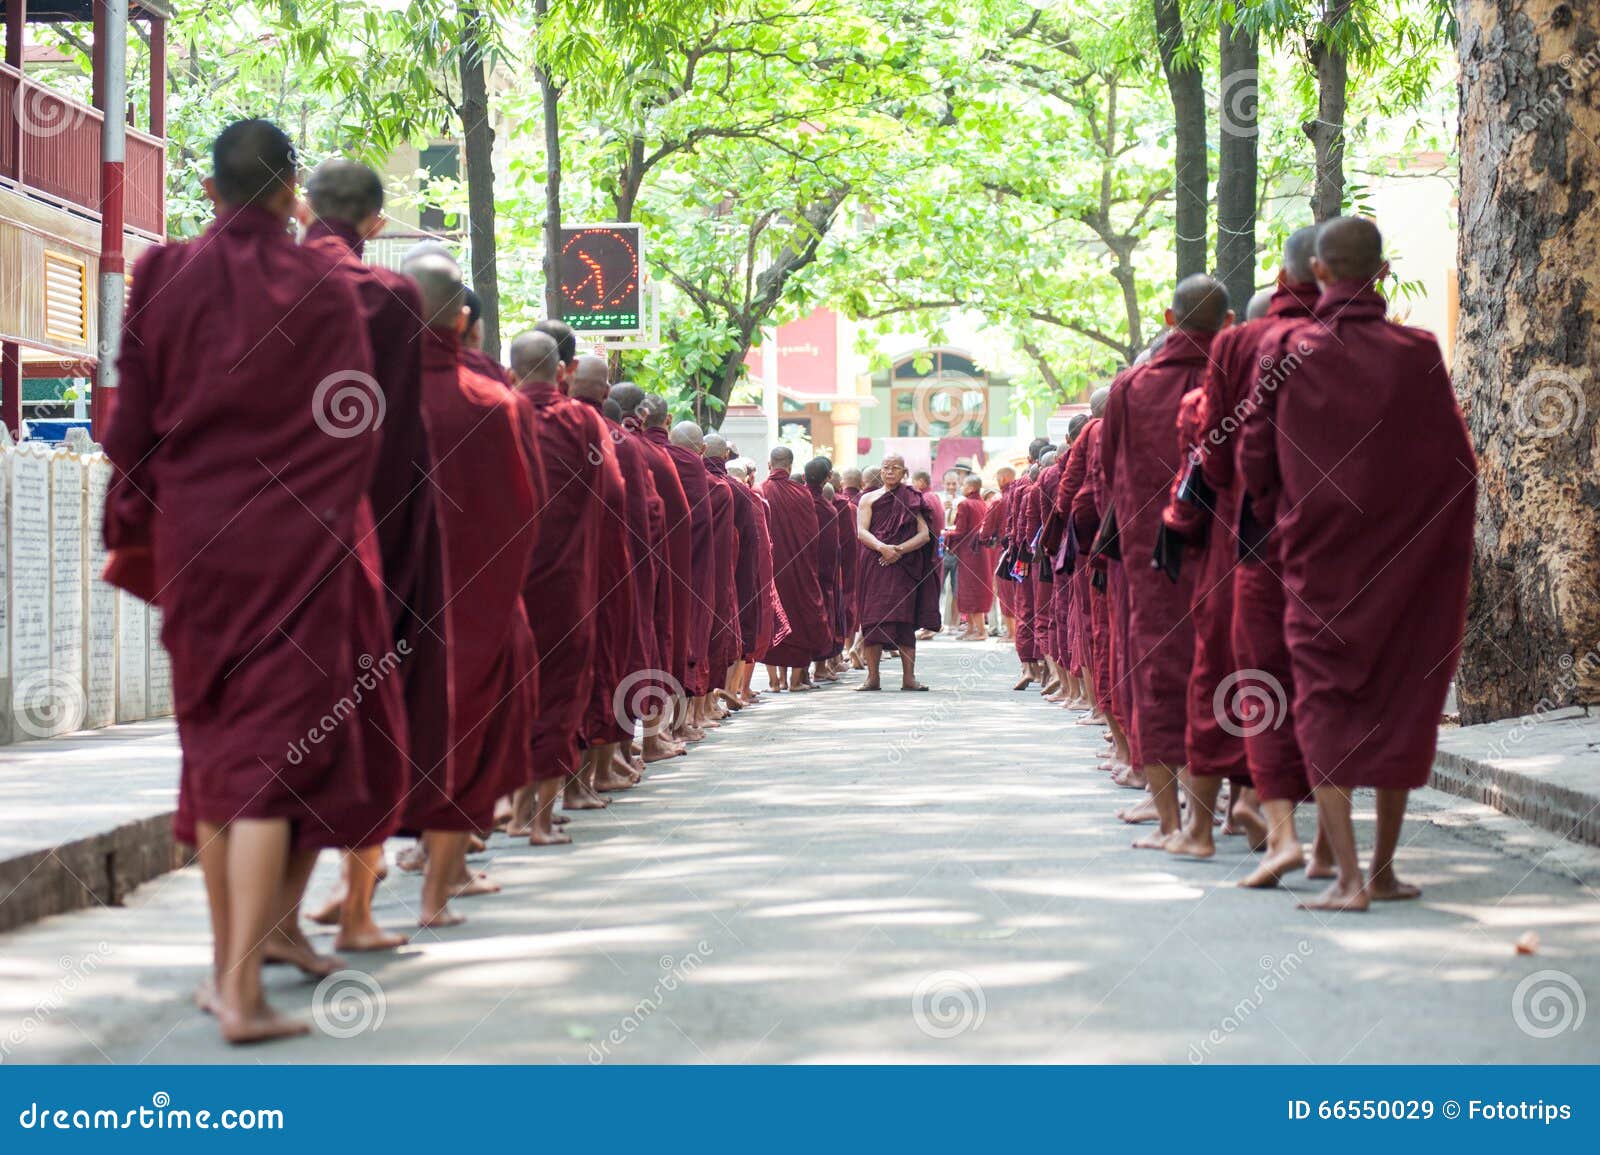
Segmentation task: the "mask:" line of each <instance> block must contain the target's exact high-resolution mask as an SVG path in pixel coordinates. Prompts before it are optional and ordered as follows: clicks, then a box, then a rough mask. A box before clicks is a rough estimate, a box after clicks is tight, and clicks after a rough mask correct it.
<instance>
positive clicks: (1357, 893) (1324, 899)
mask: <svg viewBox="0 0 1600 1155" xmlns="http://www.w3.org/2000/svg"><path fill="white" fill-rule="evenodd" d="M1369 901H1370V900H1369V898H1368V897H1367V889H1366V887H1364V886H1359V885H1358V886H1354V887H1345V886H1343V885H1341V884H1340V883H1338V882H1335V883H1334V884H1333V885H1332V886H1330V887H1328V889H1327V890H1325V891H1323V892H1322V893H1321V894H1319V895H1318V896H1317V897H1316V898H1313V899H1311V900H1309V901H1307V902H1302V903H1299V904H1298V906H1299V908H1300V909H1301V910H1366V909H1367V903H1368V902H1369Z"/></svg>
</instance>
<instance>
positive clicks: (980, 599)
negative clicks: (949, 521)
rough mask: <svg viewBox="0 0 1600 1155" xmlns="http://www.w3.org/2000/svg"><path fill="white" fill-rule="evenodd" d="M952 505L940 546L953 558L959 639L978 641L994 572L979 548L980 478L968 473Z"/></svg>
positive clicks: (985, 627)
mask: <svg viewBox="0 0 1600 1155" xmlns="http://www.w3.org/2000/svg"><path fill="white" fill-rule="evenodd" d="M962 489H963V493H962V497H961V502H960V504H959V505H957V506H956V523H955V525H954V526H952V527H951V528H950V529H949V530H947V531H946V532H945V535H944V548H945V549H946V550H947V551H948V552H949V553H950V554H951V555H953V556H954V557H955V559H956V613H957V614H959V615H960V616H961V618H962V620H963V622H964V623H965V625H966V628H965V629H964V630H963V631H962V632H961V634H959V635H958V638H959V640H960V641H964V642H981V641H983V640H984V639H985V638H987V637H988V636H989V624H988V620H987V618H988V613H989V607H990V606H991V605H992V604H993V603H994V586H993V581H994V572H993V570H992V569H991V568H990V566H989V558H988V555H987V551H986V550H985V549H984V548H983V524H984V520H985V518H986V517H987V515H988V507H987V506H985V505H984V504H983V500H982V498H980V497H979V496H978V494H980V493H981V492H983V479H982V478H981V477H978V476H977V475H976V474H972V475H969V476H968V477H967V479H966V481H965V482H963V484H962Z"/></svg>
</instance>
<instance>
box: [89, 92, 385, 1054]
mask: <svg viewBox="0 0 1600 1155" xmlns="http://www.w3.org/2000/svg"><path fill="white" fill-rule="evenodd" d="M295 167H296V163H295V152H294V146H293V145H292V144H291V143H290V141H289V138H288V137H287V136H285V135H284V133H283V132H282V131H281V130H279V129H278V128H277V126H275V125H273V124H271V123H269V122H267V121H263V120H246V121H240V122H237V123H235V124H232V125H229V126H228V127H227V128H225V129H224V130H223V131H222V132H221V133H220V134H219V135H218V137H217V139H216V141H215V143H214V145H213V147H212V173H211V175H210V176H209V177H207V178H206V180H205V188H206V193H207V195H208V196H209V197H210V198H211V200H212V203H213V204H214V206H215V208H216V220H215V222H214V223H213V225H212V226H211V228H210V229H209V230H208V231H207V232H206V234H205V236H203V237H201V238H199V239H198V240H195V241H192V242H177V243H172V244H168V245H162V246H158V247H155V248H152V249H151V250H149V251H148V252H147V253H145V255H144V256H143V257H142V258H140V260H139V263H138V265H137V267H136V268H135V270H134V276H133V285H132V291H131V293H130V297H129V301H128V309H127V317H126V321H125V327H124V332H123V338H122V347H121V354H120V356H119V359H118V369H119V374H120V378H121V387H120V388H119V390H118V395H119V396H118V404H117V407H116V410H115V415H114V417H113V418H112V421H111V424H110V427H109V428H108V429H107V430H106V434H105V448H106V453H107V454H108V456H109V457H110V458H111V461H112V463H113V465H114V467H115V473H114V475H113V479H112V483H111V487H110V490H109V492H108V494H107V497H106V510H105V522H104V526H105V529H104V532H105V542H106V546H107V548H108V550H109V551H110V559H109V563H108V568H107V571H106V580H108V581H110V582H112V583H113V584H116V585H119V586H120V587H121V588H123V589H126V590H128V591H129V592H131V593H133V594H135V595H136V596H139V597H141V598H144V599H145V600H147V601H150V602H152V603H153V604H155V605H157V606H159V607H160V608H161V609H162V611H163V627H162V642H163V644H164V645H165V646H166V649H167V651H168V652H169V653H170V655H171V661H172V684H173V697H174V707H175V708H174V712H175V714H176V717H177V723H178V735H179V739H180V742H181V744H182V747H183V768H182V783H181V787H180V815H184V814H185V808H186V819H187V821H188V822H189V823H190V824H192V829H190V830H177V831H176V832H175V833H176V834H177V835H178V836H179V838H180V839H182V840H184V841H189V842H192V843H193V844H194V845H195V846H196V847H197V848H198V850H199V858H200V866H201V870H202V872H203V874H204V876H205V883H206V898H207V902H208V906H209V910H210V916H211V929H212V936H213V940H214V957H213V972H212V973H213V983H214V988H213V989H212V990H210V991H209V992H207V993H206V994H205V995H204V996H203V999H204V1001H205V1003H206V1005H207V1009H209V1010H211V1011H212V1012H213V1013H214V1014H215V1015H216V1017H217V1022H218V1025H219V1027H220V1028H221V1032H222V1036H223V1038H224V1039H226V1040H227V1041H229V1042H230V1043H253V1042H260V1041H263V1040H267V1039H274V1038H281V1037H284V1036H287V1035H296V1034H303V1033H305V1032H306V1030H307V1029H308V1028H307V1027H306V1026H305V1025H304V1024H303V1023H297V1022H293V1021H290V1020H288V1019H285V1018H283V1017H280V1016H279V1015H278V1014H277V1013H276V1012H275V1011H274V1010H273V1009H272V1007H271V1006H270V1005H269V1004H268V1002H267V1000H266V997H265V995H264V993H263V990H262V984H261V965H262V960H263V956H264V951H265V944H266V942H267V941H268V939H269V937H270V936H271V935H272V932H273V928H274V927H275V926H276V925H277V924H278V923H279V922H280V920H281V919H282V918H283V917H284V915H285V914H286V913H287V911H286V906H285V892H286V890H287V889H288V886H287V884H288V881H289V878H290V871H291V857H292V856H294V855H296V854H297V853H298V852H304V853H306V854H310V853H311V852H312V851H314V850H315V849H316V848H319V847H328V846H331V847H336V848H340V849H356V848H359V847H361V846H366V845H370V844H371V843H372V841H373V837H372V836H371V835H369V834H368V833H366V832H363V833H361V834H360V835H358V836H357V837H356V838H351V837H350V834H349V831H350V830H353V829H356V828H358V827H361V826H363V825H366V826H367V827H368V828H369V830H370V829H372V827H371V823H372V822H375V821H376V822H382V821H386V820H387V819H386V816H383V815H380V814H377V813H374V812H373V811H371V810H367V812H366V813H365V814H361V815H355V814H353V813H352V811H354V810H357V809H361V808H363V807H365V806H366V804H368V803H369V802H370V801H371V800H372V799H373V798H374V797H375V794H374V789H375V788H378V789H382V783H383V780H384V779H385V778H386V776H388V775H391V774H400V775H403V774H404V773H405V770H406V753H407V737H406V733H405V712H404V700H403V697H402V695H401V692H400V690H401V687H400V683H399V680H398V679H391V678H378V679H374V681H375V684H374V685H373V686H372V687H371V689H370V690H369V689H367V687H366V686H365V684H364V683H362V682H361V680H360V679H361V677H362V674H363V667H362V666H360V665H359V664H358V661H357V659H358V656H360V655H366V656H368V658H369V660H373V661H374V662H376V661H378V660H381V659H382V658H383V656H384V655H386V653H387V652H388V651H389V647H390V644H391V632H390V625H389V622H388V621H387V619H386V614H385V609H384V600H383V590H382V585H381V579H380V567H381V564H382V563H381V558H380V556H379V551H378V545H377V542H376V540H375V539H374V537H373V533H372V530H373V520H372V511H371V502H370V499H369V497H368V492H367V489H368V483H369V479H370V478H371V476H372V470H373V468H374V465H375V463H376V459H377V454H378V452H379V439H380V437H381V431H380V428H379V422H378V419H377V414H378V413H380V412H381V401H382V398H381V396H380V395H379V391H380V388H381V387H378V386H375V385H374V386H370V387H369V386H368V383H370V382H372V381H373V376H372V374H373V370H374V368H375V363H374V360H373V356H372V349H371V345H370V342H369V340H368V335H367V323H366V319H365V314H364V311H363V308H362V303H361V298H360V296H359V295H358V292H357V290H356V287H355V284H354V283H353V281H352V280H351V279H350V278H349V277H348V276H345V275H341V274H340V273H339V271H338V268H339V259H338V258H337V257H336V256H334V255H331V254H329V253H327V252H325V251H322V250H320V249H306V248H301V247H299V246H297V245H296V244H295V243H294V241H293V239H292V238H291V236H290V234H289V231H288V226H289V222H290V218H291V215H292V213H293V210H294V206H295ZM352 388H353V389H356V390H361V389H365V390H366V392H365V395H364V396H361V395H357V394H356V393H353V392H351V391H350V390H351V389H352ZM352 403H354V404H353V407H352ZM354 700H359V704H358V705H353V706H352V707H351V708H352V709H353V711H354V715H353V716H351V715H350V714H349V713H347V712H346V711H345V709H344V708H343V707H341V706H340V704H341V703H346V704H347V705H349V704H351V703H352V702H353V701H354ZM335 709H339V710H340V711H341V712H340V713H339V718H340V719H342V721H340V722H338V723H337V724H334V725H332V726H331V727H325V716H326V715H329V713H330V711H332V710H335ZM324 815H329V816H333V817H334V818H335V822H332V823H330V822H329V821H328V820H327V819H325V818H324ZM362 819H365V820H366V822H363V821H362ZM335 825H340V826H344V827H345V828H346V829H345V830H343V831H341V830H338V829H335V828H334V827H335ZM293 898H294V899H295V900H296V901H298V898H299V896H298V895H294V896H293Z"/></svg>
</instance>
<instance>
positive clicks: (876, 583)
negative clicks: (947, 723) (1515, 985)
mask: <svg viewBox="0 0 1600 1155" xmlns="http://www.w3.org/2000/svg"><path fill="white" fill-rule="evenodd" d="M879 468H880V470H881V472H882V476H883V488H882V489H877V490H874V491H872V492H871V493H868V494H866V495H865V496H863V497H862V499H861V505H860V507H859V508H858V509H857V511H856V536H857V538H858V539H859V540H860V542H861V544H862V545H863V546H865V547H866V549H867V550H868V551H870V552H869V555H868V556H869V557H870V560H869V561H868V562H867V564H866V565H864V566H863V567H862V570H861V573H860V588H861V642H862V645H863V647H864V648H865V650H866V659H867V680H866V681H865V682H863V683H862V684H861V685H860V686H857V687H856V689H857V690H868V691H871V690H879V689H881V688H882V686H881V685H880V682H879V677H878V666H879V663H880V662H881V661H882V658H883V647H884V646H893V647H894V648H895V649H896V650H897V651H899V654H900V688H901V689H902V690H926V689H927V688H928V687H926V686H925V685H923V684H922V683H921V682H919V681H917V672H916V665H917V631H918V629H919V627H922V628H925V627H926V618H925V616H924V615H925V613H926V607H925V604H920V603H925V600H926V599H927V598H928V597H929V596H930V593H931V597H932V600H933V602H934V612H935V613H937V612H938V596H939V587H938V585H937V584H935V583H934V582H933V580H932V578H931V575H930V573H929V570H930V569H931V568H932V567H931V566H930V564H929V560H930V559H929V556H928V553H929V550H928V547H930V546H931V545H932V543H933V532H932V530H931V529H930V527H929V518H930V516H932V514H933V510H932V508H931V507H930V506H929V504H928V502H927V501H926V500H925V499H924V498H923V495H922V494H920V493H918V492H917V490H916V489H914V488H913V487H912V486H910V485H907V484H906V463H905V459H904V458H902V457H900V455H899V454H894V453H891V454H889V455H888V456H887V457H885V458H884V459H883V464H882V465H881V466H880V467H879ZM925 585H927V586H930V587H931V590H925V589H924V588H923V587H924V586H925Z"/></svg>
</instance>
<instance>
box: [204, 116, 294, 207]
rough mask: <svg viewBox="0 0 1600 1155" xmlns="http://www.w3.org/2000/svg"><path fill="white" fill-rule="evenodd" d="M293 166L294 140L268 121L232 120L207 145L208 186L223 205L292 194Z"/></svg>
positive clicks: (260, 201) (265, 201)
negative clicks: (209, 175)
mask: <svg viewBox="0 0 1600 1155" xmlns="http://www.w3.org/2000/svg"><path fill="white" fill-rule="evenodd" d="M295 166H296V160H295V154H294V143H293V142H292V141H291V140H290V139H289V138H288V136H287V135H285V134H284V131H283V129H281V128H279V127H278V126H277V125H275V124H273V123H272V122H271V121H270V120H236V121H234V122H233V123H232V124H230V125H228V127H227V128H225V129H223V130H222V131H221V132H219V133H218V134H217V139H216V140H215V141H213V142H212V145H211V187H212V189H213V190H214V191H215V192H216V195H217V197H218V198H219V199H220V200H221V201H222V202H223V203H224V204H227V205H263V206H265V205H266V204H268V203H269V202H271V201H273V200H274V199H275V198H280V197H282V196H283V194H284V193H285V192H287V193H290V194H292V193H293V192H294V179H295ZM290 207H291V208H292V207H293V205H292V204H291V205H290Z"/></svg>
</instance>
